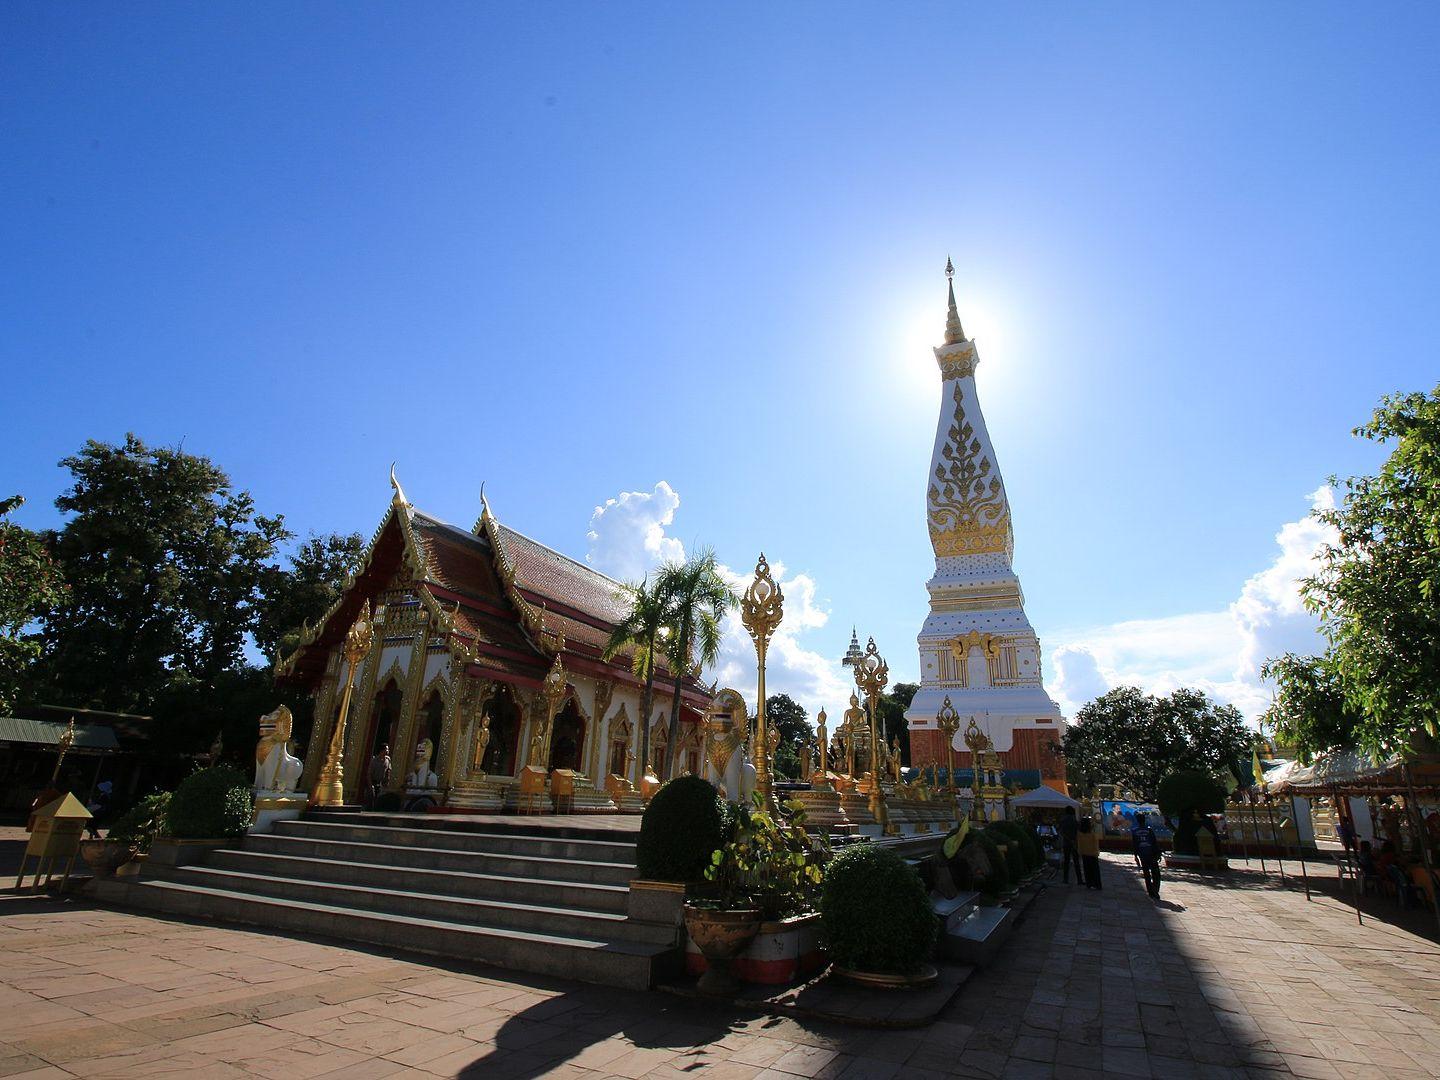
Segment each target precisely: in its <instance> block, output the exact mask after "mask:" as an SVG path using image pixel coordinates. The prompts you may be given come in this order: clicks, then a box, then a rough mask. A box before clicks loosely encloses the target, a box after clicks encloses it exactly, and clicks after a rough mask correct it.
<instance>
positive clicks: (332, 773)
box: [311, 609, 375, 806]
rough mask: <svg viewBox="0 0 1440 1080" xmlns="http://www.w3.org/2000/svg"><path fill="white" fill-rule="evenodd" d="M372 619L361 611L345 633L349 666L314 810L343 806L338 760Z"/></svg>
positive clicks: (372, 630)
mask: <svg viewBox="0 0 1440 1080" xmlns="http://www.w3.org/2000/svg"><path fill="white" fill-rule="evenodd" d="M374 633H375V623H374V616H373V615H369V614H368V613H367V612H366V611H365V610H364V609H362V610H361V612H360V614H359V615H357V616H356V617H355V625H353V626H352V627H350V629H349V630H348V631H346V633H345V645H344V657H345V663H346V664H347V665H349V668H348V671H347V672H346V677H345V693H344V694H343V695H341V698H340V716H339V717H338V718H337V719H336V721H335V730H334V732H333V733H332V734H331V736H330V748H329V749H328V750H327V751H326V753H325V764H324V766H323V767H322V768H321V769H320V779H319V781H318V782H317V783H316V785H315V792H314V794H313V795H312V796H311V797H312V798H313V799H314V800H315V805H316V806H343V805H344V804H345V766H344V764H343V763H342V762H341V756H342V755H343V754H344V751H345V725H346V723H347V721H348V720H349V719H350V695H351V693H352V691H353V690H354V689H355V676H356V675H357V674H359V670H360V661H361V660H363V659H364V658H365V654H366V653H367V652H369V651H370V642H371V641H372V640H373V638H374Z"/></svg>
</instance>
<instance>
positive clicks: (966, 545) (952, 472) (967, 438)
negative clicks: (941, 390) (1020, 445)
mask: <svg viewBox="0 0 1440 1080" xmlns="http://www.w3.org/2000/svg"><path fill="white" fill-rule="evenodd" d="M953 396H954V399H955V415H954V419H953V421H952V422H951V424H950V431H949V433H948V435H947V437H946V440H945V443H944V445H943V446H942V447H941V449H940V457H941V459H942V460H941V462H940V463H939V464H937V465H936V466H935V473H934V476H933V477H932V479H931V484H930V490H929V498H928V508H929V514H928V521H929V527H930V542H931V544H932V546H933V547H934V549H935V553H936V554H937V555H939V556H942V557H945V556H953V555H978V554H985V553H990V552H1001V553H1004V554H1005V555H1007V556H1008V555H1010V554H1012V552H1013V550H1014V546H1015V539H1014V533H1013V531H1012V529H1011V524H1010V504H1009V503H1008V502H1007V501H1006V498H1005V486H1004V484H1003V483H1001V481H1000V473H999V471H998V470H996V469H995V467H994V465H993V464H992V463H991V461H990V459H989V458H988V457H987V456H985V454H984V448H983V446H982V445H981V443H980V440H979V439H978V438H976V436H975V429H974V427H973V426H972V425H971V424H970V422H969V421H968V420H966V419H965V406H964V395H963V394H962V393H961V390H960V386H959V385H958V384H957V385H956V387H955V392H954V395H953Z"/></svg>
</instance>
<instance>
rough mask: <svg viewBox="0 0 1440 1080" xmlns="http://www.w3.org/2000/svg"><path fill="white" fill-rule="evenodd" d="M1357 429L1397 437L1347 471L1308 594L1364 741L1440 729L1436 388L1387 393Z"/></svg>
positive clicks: (1372, 744)
mask: <svg viewBox="0 0 1440 1080" xmlns="http://www.w3.org/2000/svg"><path fill="white" fill-rule="evenodd" d="M1355 434H1357V435H1359V436H1361V437H1363V438H1366V439H1371V440H1374V441H1376V442H1381V443H1386V442H1391V441H1393V442H1394V449H1393V450H1392V451H1391V453H1390V456H1389V458H1388V459H1387V460H1386V461H1385V463H1384V465H1382V466H1381V468H1380V472H1379V475H1377V476H1362V477H1352V478H1351V479H1349V480H1347V481H1346V482H1345V487H1344V498H1343V500H1342V502H1341V504H1340V505H1339V506H1337V507H1335V508H1334V509H1330V510H1318V511H1316V513H1315V516H1316V517H1317V518H1318V519H1319V520H1320V521H1323V522H1325V523H1326V524H1328V525H1331V526H1333V527H1334V528H1335V529H1336V531H1337V532H1338V534H1339V535H1338V539H1337V540H1336V542H1334V543H1332V544H1329V545H1327V546H1326V547H1325V548H1324V549H1322V551H1321V553H1320V568H1319V570H1318V571H1317V572H1316V573H1315V574H1314V576H1312V577H1310V578H1308V579H1306V581H1305V582H1304V583H1303V584H1302V588H1301V591H1302V595H1303V596H1304V597H1305V600H1306V602H1307V604H1308V605H1309V606H1310V607H1311V609H1312V610H1313V611H1315V612H1317V613H1318V614H1319V615H1320V618H1321V623H1322V627H1323V629H1324V632H1325V634H1326V637H1327V638H1328V640H1329V643H1330V651H1329V661H1330V663H1331V664H1333V668H1334V672H1335V673H1336V675H1337V676H1338V682H1339V685H1340V687H1341V688H1342V690H1343V692H1344V696H1345V702H1346V705H1347V706H1348V708H1349V709H1351V710H1353V716H1354V718H1355V721H1356V723H1355V728H1354V735H1355V738H1356V740H1357V741H1358V742H1359V744H1360V745H1361V746H1363V747H1364V748H1366V749H1368V750H1372V751H1379V752H1391V751H1396V750H1400V749H1402V748H1403V747H1405V746H1406V745H1408V744H1409V742H1410V740H1411V739H1412V737H1413V736H1414V734H1415V733H1416V732H1417V731H1419V730H1421V729H1423V730H1425V731H1428V732H1429V733H1430V734H1431V735H1432V736H1433V735H1436V734H1437V733H1440V679H1437V678H1436V676H1435V673H1436V672H1437V671H1440V386H1437V387H1436V388H1435V389H1434V390H1433V391H1431V392H1430V393H1429V394H1422V393H1411V394H1402V395H1395V396H1392V397H1388V398H1385V399H1384V400H1383V401H1382V402H1381V403H1380V407H1379V408H1378V409H1376V411H1375V414H1374V416H1373V417H1372V418H1371V420H1370V422H1369V423H1368V424H1365V425H1364V426H1362V427H1360V428H1357V429H1356V431H1355Z"/></svg>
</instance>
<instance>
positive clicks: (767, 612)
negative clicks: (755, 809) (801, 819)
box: [740, 551, 785, 810]
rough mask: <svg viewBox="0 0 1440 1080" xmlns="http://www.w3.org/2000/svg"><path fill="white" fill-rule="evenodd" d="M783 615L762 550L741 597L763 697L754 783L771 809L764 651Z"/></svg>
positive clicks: (757, 718)
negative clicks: (753, 647)
mask: <svg viewBox="0 0 1440 1080" xmlns="http://www.w3.org/2000/svg"><path fill="white" fill-rule="evenodd" d="M784 615H785V594H784V593H782V592H781V591H780V586H779V584H778V583H777V582H776V581H775V579H774V578H773V577H771V576H770V564H769V563H767V562H766V561H765V553H764V552H763V551H762V552H761V553H760V561H759V562H757V563H756V564H755V580H754V581H752V582H751V583H750V587H749V588H748V589H746V590H745V595H744V596H742V597H741V598H740V622H741V623H742V624H743V625H744V627H745V629H746V631H748V632H749V634H750V638H751V640H752V641H754V642H755V658H756V661H757V664H758V666H759V674H760V685H759V689H758V690H757V694H758V695H759V699H760V700H759V702H758V703H757V704H756V707H755V749H756V751H757V753H756V759H757V760H756V762H755V785H756V787H758V788H759V789H760V796H761V798H763V799H764V800H765V805H766V806H767V807H768V808H769V809H771V810H773V809H774V808H775V795H774V790H773V788H772V787H771V780H770V740H769V738H767V732H766V730H765V651H766V649H767V648H769V645H770V638H771V635H773V634H774V633H775V629H776V627H778V626H779V625H780V620H781V619H782V618H784Z"/></svg>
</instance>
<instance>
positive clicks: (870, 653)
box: [855, 637, 895, 836]
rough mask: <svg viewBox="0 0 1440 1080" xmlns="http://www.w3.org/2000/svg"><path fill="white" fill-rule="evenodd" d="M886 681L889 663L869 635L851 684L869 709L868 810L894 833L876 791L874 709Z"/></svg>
mask: <svg viewBox="0 0 1440 1080" xmlns="http://www.w3.org/2000/svg"><path fill="white" fill-rule="evenodd" d="M889 681H890V665H889V664H887V663H885V659H884V657H882V656H881V655H880V652H879V650H878V649H876V648H875V639H874V638H873V637H872V638H871V639H870V641H869V643H868V644H867V645H866V646H865V655H864V656H862V657H861V658H860V659H859V660H857V661H855V685H856V686H857V687H859V688H860V692H861V693H862V694H864V695H865V703H866V706H867V708H868V709H869V712H870V813H871V814H872V815H873V816H874V818H875V820H876V821H878V822H879V823H880V825H881V827H882V828H883V829H884V831H885V834H886V835H887V836H893V835H895V828H894V826H892V825H891V824H890V809H889V807H887V806H886V805H885V793H884V792H883V791H882V790H880V753H879V746H880V736H879V734H878V732H877V731H876V712H877V709H878V706H879V703H880V691H882V690H884V689H885V684H886V683H887V682H889Z"/></svg>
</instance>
